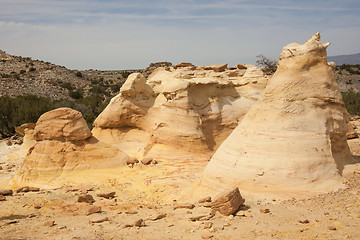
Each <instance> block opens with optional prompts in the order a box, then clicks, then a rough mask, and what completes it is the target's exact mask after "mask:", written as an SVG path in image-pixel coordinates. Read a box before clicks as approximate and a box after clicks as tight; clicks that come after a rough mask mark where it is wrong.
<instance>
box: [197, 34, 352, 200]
mask: <svg viewBox="0 0 360 240" xmlns="http://www.w3.org/2000/svg"><path fill="white" fill-rule="evenodd" d="M328 45H329V43H322V42H321V41H320V35H319V34H315V35H314V36H312V37H311V38H310V39H309V40H308V41H306V43H305V44H303V45H300V44H297V43H292V44H289V45H287V46H285V47H284V49H283V51H282V53H281V55H280V60H279V66H278V69H277V71H276V73H275V74H274V76H273V77H272V78H271V79H270V80H269V83H268V85H267V86H266V88H265V90H264V92H263V95H262V96H261V97H260V98H259V101H258V102H256V103H255V104H254V105H253V106H252V107H251V109H250V110H249V112H248V113H247V114H246V116H245V118H244V119H243V121H242V122H241V123H240V124H239V126H238V127H237V128H236V129H235V130H234V131H233V132H232V133H231V135H230V136H229V137H228V138H227V139H226V140H225V141H224V142H223V143H222V145H221V146H220V147H219V149H218V150H217V151H216V153H215V154H214V156H213V157H212V159H211V160H210V162H209V164H208V165H207V167H206V169H205V172H204V175H203V178H202V179H201V183H200V185H201V186H202V187H205V189H207V190H206V193H208V191H209V190H213V191H215V192H219V191H220V190H221V189H222V188H223V186H224V185H228V184H231V185H232V186H237V187H239V189H241V191H244V190H246V191H250V192H256V191H265V192H272V193H275V194H281V193H286V192H292V193H293V194H294V193H299V194H302V193H304V194H311V193H319V192H326V191H330V190H333V189H338V188H339V187H341V186H342V181H341V173H342V170H343V168H344V165H345V164H347V163H349V162H350V161H352V156H351V154H350V151H349V147H348V145H347V141H346V135H345V134H346V132H347V127H346V124H347V119H348V113H347V111H346V108H345V106H344V103H343V100H342V96H341V94H340V91H339V88H338V86H337V84H336V81H335V77H334V73H333V70H332V67H331V66H330V65H328V63H327V59H326V48H327V47H328ZM293 194H292V196H293Z"/></svg>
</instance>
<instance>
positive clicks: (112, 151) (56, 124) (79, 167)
mask: <svg viewBox="0 0 360 240" xmlns="http://www.w3.org/2000/svg"><path fill="white" fill-rule="evenodd" d="M24 133H25V137H24V146H23V148H22V151H23V150H24V149H28V152H27V155H26V156H25V158H24V161H23V163H22V165H21V166H20V168H19V170H18V172H17V173H16V175H15V177H14V178H13V179H12V181H11V182H12V185H13V186H16V185H23V184H32V185H39V186H59V185H61V184H65V183H71V182H74V181H75V182H81V179H82V178H83V179H86V178H88V177H89V176H91V173H92V171H94V170H102V169H110V168H117V167H120V166H124V165H126V160H128V159H129V156H128V155H127V154H125V153H123V152H121V151H120V150H119V149H118V148H116V147H113V146H111V145H109V144H106V143H103V142H100V141H99V140H98V139H96V138H95V137H92V136H91V132H90V130H89V128H88V127H87V125H86V122H85V120H84V118H83V117H82V115H81V113H80V112H77V111H75V110H72V109H70V108H59V109H55V110H52V111H49V112H47V113H44V114H43V115H42V116H41V117H40V118H39V120H38V122H37V123H36V127H35V131H34V133H33V130H32V129H25V130H24ZM33 136H34V138H35V139H34V138H33ZM35 136H36V137H35ZM106 178H107V176H106V175H105V176H99V175H98V174H97V176H96V178H95V179H94V180H93V182H94V183H95V182H99V181H101V180H103V179H106Z"/></svg>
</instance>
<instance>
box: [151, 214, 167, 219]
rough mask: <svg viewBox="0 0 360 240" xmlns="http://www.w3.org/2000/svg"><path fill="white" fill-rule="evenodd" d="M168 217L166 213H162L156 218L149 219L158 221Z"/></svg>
mask: <svg viewBox="0 0 360 240" xmlns="http://www.w3.org/2000/svg"><path fill="white" fill-rule="evenodd" d="M164 217H166V213H160V214H158V215H156V216H154V217H150V218H148V219H149V220H152V221H156V220H160V219H162V218H164Z"/></svg>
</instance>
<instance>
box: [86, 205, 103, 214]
mask: <svg viewBox="0 0 360 240" xmlns="http://www.w3.org/2000/svg"><path fill="white" fill-rule="evenodd" d="M100 211H101V206H91V207H90V208H88V209H87V210H86V215H91V214H93V213H98V212H100Z"/></svg>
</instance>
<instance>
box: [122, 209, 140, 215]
mask: <svg viewBox="0 0 360 240" xmlns="http://www.w3.org/2000/svg"><path fill="white" fill-rule="evenodd" d="M125 213H126V214H138V213H139V212H138V211H136V210H127V211H125Z"/></svg>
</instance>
